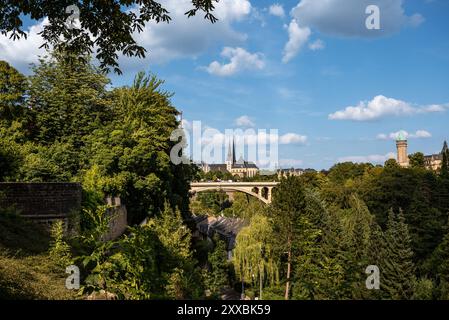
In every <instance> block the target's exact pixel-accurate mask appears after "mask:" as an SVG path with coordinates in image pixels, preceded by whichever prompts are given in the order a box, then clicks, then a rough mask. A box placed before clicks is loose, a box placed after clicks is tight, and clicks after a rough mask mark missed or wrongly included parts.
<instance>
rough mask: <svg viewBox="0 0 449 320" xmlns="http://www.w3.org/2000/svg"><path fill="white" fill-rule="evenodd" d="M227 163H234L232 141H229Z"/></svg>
mask: <svg viewBox="0 0 449 320" xmlns="http://www.w3.org/2000/svg"><path fill="white" fill-rule="evenodd" d="M226 161H227V162H232V150H231V141H229V145H228V156H227V158H226Z"/></svg>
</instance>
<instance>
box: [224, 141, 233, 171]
mask: <svg viewBox="0 0 449 320" xmlns="http://www.w3.org/2000/svg"><path fill="white" fill-rule="evenodd" d="M234 164H235V145H234V138H232V149H231V142H229V147H228V157H227V158H226V170H228V171H229V172H231V169H232V166H233V165H234Z"/></svg>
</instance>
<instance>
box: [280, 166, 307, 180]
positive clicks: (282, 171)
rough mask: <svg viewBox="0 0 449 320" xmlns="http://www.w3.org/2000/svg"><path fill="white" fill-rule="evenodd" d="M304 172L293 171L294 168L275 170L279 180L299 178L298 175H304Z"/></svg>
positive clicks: (301, 170) (299, 170) (300, 170)
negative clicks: (290, 177) (289, 177)
mask: <svg viewBox="0 0 449 320" xmlns="http://www.w3.org/2000/svg"><path fill="white" fill-rule="evenodd" d="M304 172H305V171H304V170H303V169H294V168H290V169H278V170H277V174H278V178H279V179H280V178H286V177H288V176H300V175H302V174H304Z"/></svg>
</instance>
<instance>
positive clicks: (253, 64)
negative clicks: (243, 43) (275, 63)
mask: <svg viewBox="0 0 449 320" xmlns="http://www.w3.org/2000/svg"><path fill="white" fill-rule="evenodd" d="M221 56H222V57H224V58H228V59H229V60H230V61H229V63H224V64H222V63H220V62H218V61H213V62H211V63H210V64H209V66H207V67H205V69H206V71H207V72H209V73H210V74H214V75H217V76H231V75H234V74H236V73H238V72H240V71H242V70H261V69H263V68H264V67H265V62H264V61H263V58H262V55H261V54H260V53H249V52H248V51H246V50H245V49H242V48H231V47H225V48H224V49H223V51H222V52H221Z"/></svg>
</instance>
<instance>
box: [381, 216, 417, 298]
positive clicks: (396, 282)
mask: <svg viewBox="0 0 449 320" xmlns="http://www.w3.org/2000/svg"><path fill="white" fill-rule="evenodd" d="M385 240H386V252H385V256H384V257H383V260H382V264H381V278H380V285H381V289H382V290H384V291H385V292H386V293H387V295H388V297H389V298H391V299H394V300H397V299H410V298H411V297H412V295H413V287H414V284H415V281H416V278H415V266H414V263H413V251H412V249H411V238H410V234H409V231H408V226H407V224H406V223H405V218H404V214H403V213H402V210H400V211H399V213H398V214H395V213H394V212H393V210H390V212H389V214H388V222H387V230H386V232H385Z"/></svg>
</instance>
